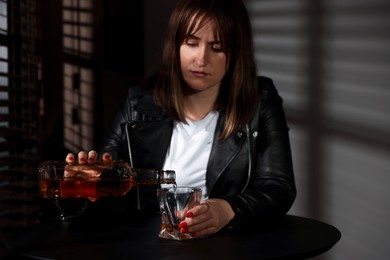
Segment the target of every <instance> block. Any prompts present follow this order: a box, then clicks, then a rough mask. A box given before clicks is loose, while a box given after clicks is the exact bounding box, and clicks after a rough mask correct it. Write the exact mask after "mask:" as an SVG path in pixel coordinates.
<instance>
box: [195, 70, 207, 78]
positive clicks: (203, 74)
mask: <svg viewBox="0 0 390 260" xmlns="http://www.w3.org/2000/svg"><path fill="white" fill-rule="evenodd" d="M191 74H192V75H193V76H194V77H197V78H204V77H206V76H207V75H208V74H207V73H206V72H204V71H191Z"/></svg>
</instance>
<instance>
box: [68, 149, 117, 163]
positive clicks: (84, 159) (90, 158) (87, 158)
mask: <svg viewBox="0 0 390 260" xmlns="http://www.w3.org/2000/svg"><path fill="white" fill-rule="evenodd" d="M97 158H98V153H97V152H96V151H94V150H91V151H89V152H88V154H87V153H86V152H84V151H80V152H79V153H78V155H77V159H76V158H75V156H74V154H73V153H69V154H68V155H67V156H66V158H65V161H66V163H67V164H68V165H77V164H79V165H84V164H95V163H96V160H97ZM102 161H103V163H110V162H111V161H112V156H111V154H109V153H104V154H103V156H102Z"/></svg>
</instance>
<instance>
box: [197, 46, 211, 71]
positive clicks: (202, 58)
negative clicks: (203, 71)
mask: <svg viewBox="0 0 390 260" xmlns="http://www.w3.org/2000/svg"><path fill="white" fill-rule="evenodd" d="M207 56H208V54H207V48H205V47H201V48H199V49H198V52H197V54H196V65H197V66H199V67H204V66H206V65H207V60H208V57H207Z"/></svg>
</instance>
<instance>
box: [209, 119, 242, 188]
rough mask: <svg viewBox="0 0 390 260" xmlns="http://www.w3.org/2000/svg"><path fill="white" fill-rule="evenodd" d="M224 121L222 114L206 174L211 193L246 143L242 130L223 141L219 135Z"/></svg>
mask: <svg viewBox="0 0 390 260" xmlns="http://www.w3.org/2000/svg"><path fill="white" fill-rule="evenodd" d="M223 122H224V116H223V115H221V116H220V119H219V120H218V124H217V127H216V129H215V134H214V142H213V147H212V148H211V154H210V159H209V162H208V166H207V174H206V186H207V191H208V193H209V194H207V195H210V191H211V189H212V187H213V186H214V184H215V183H216V181H217V180H218V178H219V177H220V175H221V174H222V172H223V171H224V170H225V169H226V167H228V165H229V163H230V162H231V161H232V160H233V159H234V158H235V157H236V156H237V154H238V153H239V152H240V150H241V148H242V146H243V144H244V143H245V137H246V135H245V134H244V131H240V132H238V133H236V134H234V135H232V136H231V137H229V139H227V140H226V141H225V142H223V143H221V142H220V140H219V135H220V132H221V129H222V125H223Z"/></svg>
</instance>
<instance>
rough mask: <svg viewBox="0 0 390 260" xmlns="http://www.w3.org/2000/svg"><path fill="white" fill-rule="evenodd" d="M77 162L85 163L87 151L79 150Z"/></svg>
mask: <svg viewBox="0 0 390 260" xmlns="http://www.w3.org/2000/svg"><path fill="white" fill-rule="evenodd" d="M78 159H79V164H86V163H87V153H86V152H84V151H80V152H79V154H78Z"/></svg>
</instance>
